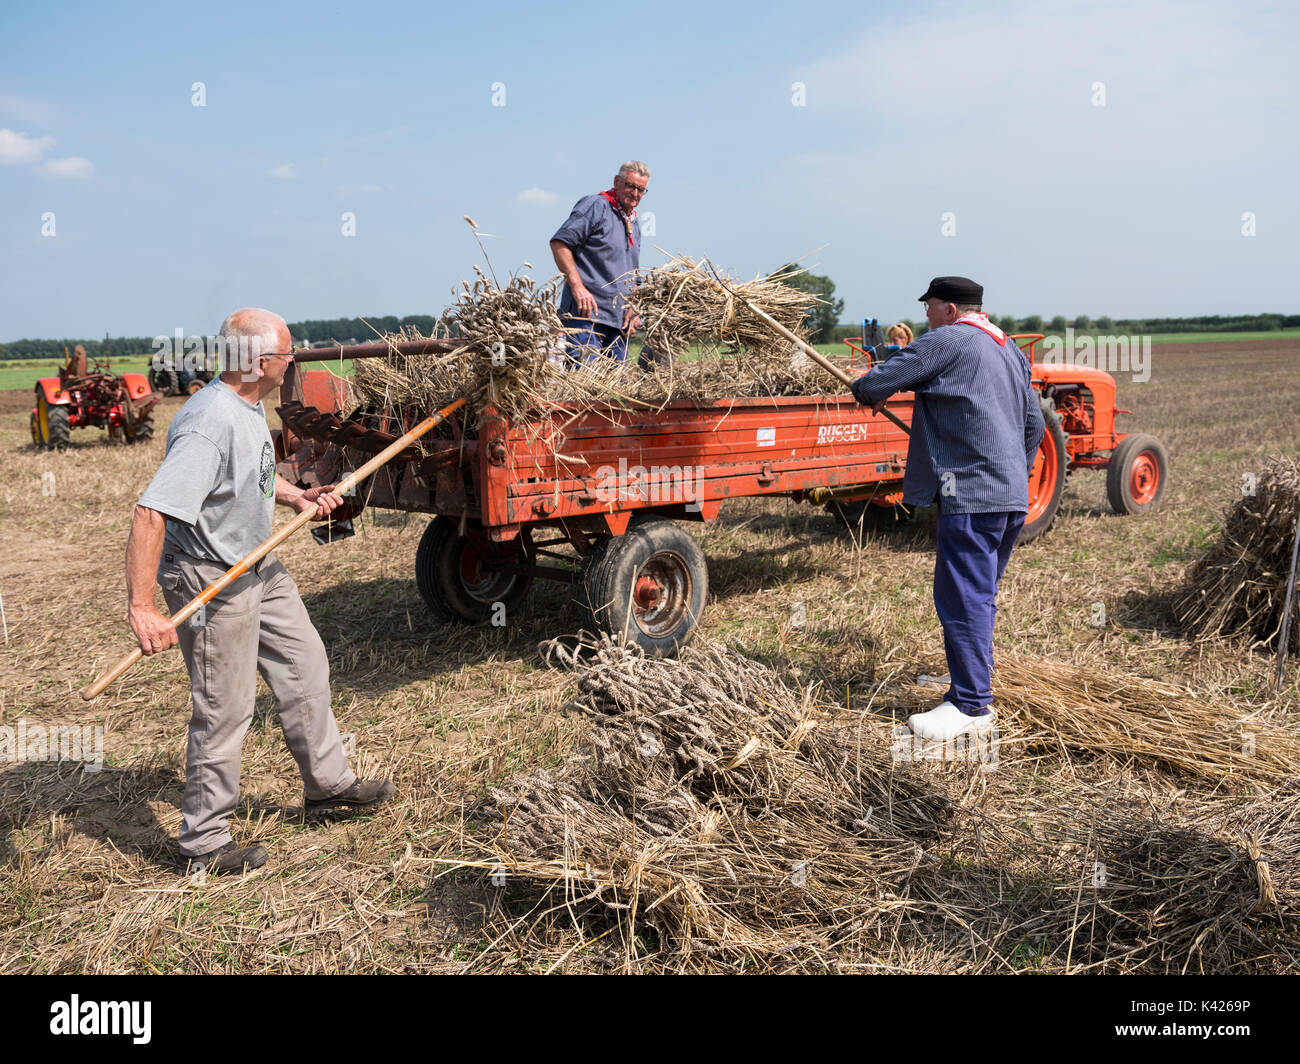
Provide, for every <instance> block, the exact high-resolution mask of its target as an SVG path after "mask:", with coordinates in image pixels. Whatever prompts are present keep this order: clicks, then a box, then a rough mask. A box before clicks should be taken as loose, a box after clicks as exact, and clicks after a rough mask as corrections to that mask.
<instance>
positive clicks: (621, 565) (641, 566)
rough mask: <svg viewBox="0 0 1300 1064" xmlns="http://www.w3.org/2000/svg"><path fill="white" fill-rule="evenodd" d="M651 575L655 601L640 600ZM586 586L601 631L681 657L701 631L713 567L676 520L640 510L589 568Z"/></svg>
mask: <svg viewBox="0 0 1300 1064" xmlns="http://www.w3.org/2000/svg"><path fill="white" fill-rule="evenodd" d="M642 578H648V580H649V581H650V586H649V587H648V588H647V590H646V593H647V594H655V595H657V598H656V600H655V601H653V602H650V603H645V602H642V603H638V602H636V601H635V593H636V591H637V588H638V584H639V583H640V581H641V579H642ZM583 590H584V591H585V593H586V606H587V610H588V612H589V613H590V615H591V622H592V625H593V626H594V628H595V630H596V631H598V632H607V633H608V634H610V635H612V636H614V637H616V638H619V639H623V640H626V641H627V642H629V643H635V644H636V645H637V646H639V647H641V648H642V649H643V650H644V651H645V652H646V653H647V654H650V655H651V656H653V657H675V656H676V655H677V652H678V651H679V650H681V648H682V647H684V646H685V645H686V644H687V643H688V642H689V641H690V638H691V635H692V634H693V633H694V631H695V627H696V625H697V624H698V623H699V620H700V617H701V616H702V615H703V613H704V606H705V603H706V602H707V601H708V597H709V568H708V563H707V562H706V561H705V558H704V552H703V551H702V550H700V545H699V544H698V543H696V542H695V540H694V539H693V538H692V537H691V536H690V535H689V534H688V533H687V532H686V530H685V529H683V528H682V527H681V526H680V525H678V524H677V523H676V522H675V521H672V520H670V519H669V518H667V517H661V516H659V515H658V514H647V515H645V516H644V517H642V516H635V517H633V518H632V521H631V522H630V523H629V524H628V529H627V533H626V534H625V535H622V536H617V537H613V538H611V539H610V540H609V542H608V543H607V544H606V545H605V547H604V550H603V551H601V552H600V553H599V555H598V556H596V557H593V560H592V564H591V565H590V566H589V567H588V569H587V574H586V579H585V581H584V587H583Z"/></svg>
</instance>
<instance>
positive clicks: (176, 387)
mask: <svg viewBox="0 0 1300 1064" xmlns="http://www.w3.org/2000/svg"><path fill="white" fill-rule="evenodd" d="M163 380H164V381H165V382H166V385H167V389H166V391H165V392H164V393H163V394H165V395H180V394H181V381H180V378H179V377H177V376H176V371H175V370H174V369H168V370H163Z"/></svg>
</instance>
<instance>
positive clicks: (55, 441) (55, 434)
mask: <svg viewBox="0 0 1300 1064" xmlns="http://www.w3.org/2000/svg"><path fill="white" fill-rule="evenodd" d="M40 401H41V402H42V403H43V402H45V398H44V397H43V396H42V398H41V400H40ZM45 416H46V418H47V419H48V420H49V425H50V439H49V442H48V443H47V444H46V446H47V447H49V449H50V450H51V451H58V450H62V449H63V448H64V447H66V446H67V445H68V444H69V443H70V442H71V440H72V422H71V420H70V418H69V417H68V408H67V407H66V406H51V407H47V408H46V415H45Z"/></svg>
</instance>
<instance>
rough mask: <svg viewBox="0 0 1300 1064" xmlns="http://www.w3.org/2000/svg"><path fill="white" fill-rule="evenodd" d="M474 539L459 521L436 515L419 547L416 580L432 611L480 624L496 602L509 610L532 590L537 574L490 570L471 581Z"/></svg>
mask: <svg viewBox="0 0 1300 1064" xmlns="http://www.w3.org/2000/svg"><path fill="white" fill-rule="evenodd" d="M467 549H473V543H472V541H471V540H470V539H469V538H468V537H467V536H462V535H461V534H460V526H459V522H457V521H453V520H451V519H450V518H448V517H441V516H439V517H435V518H434V519H433V520H432V521H430V522H429V524H428V526H427V527H426V528H425V530H424V534H423V535H422V536H421V537H420V545H419V547H417V548H416V551H415V584H416V587H418V588H419V589H420V597H421V598H422V599H424V603H425V605H426V606H428V607H429V612H430V613H431V614H433V616H434V618H435V619H436V620H438V621H441V622H443V623H446V622H448V621H462V622H465V623H467V624H480V623H482V622H483V621H486V620H488V619H490V618H491V616H492V612H493V609H492V608H493V604H494V603H496V602H500V603H502V604H503V605H504V606H505V607H506V609H507V610H509V608H510V607H511V606H513V605H515V604H516V603H517V602H519V600H520V599H522V598H523V597H524V595H525V594H527V592H528V588H529V585H530V584H531V583H532V581H533V578H532V577H531V576H529V575H526V574H521V573H489V574H488V575H487V577H486V578H485V579H483V580H481V581H480V582H478V583H477V584H470V583H467V582H466V580H465V577H464V568H463V564H464V560H465V552H466V550H467Z"/></svg>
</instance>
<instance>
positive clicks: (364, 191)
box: [334, 181, 383, 200]
mask: <svg viewBox="0 0 1300 1064" xmlns="http://www.w3.org/2000/svg"><path fill="white" fill-rule="evenodd" d="M382 191H383V190H382V189H381V188H380V187H379V186H378V185H368V184H366V183H365V182H364V181H362V182H357V183H354V184H351V185H339V186H337V187H336V188H335V189H334V195H335V196H337V197H338V198H339V199H341V200H343V199H351V198H352V197H353V196H362V195H364V196H373V195H374V194H375V193H376V192H382Z"/></svg>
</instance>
